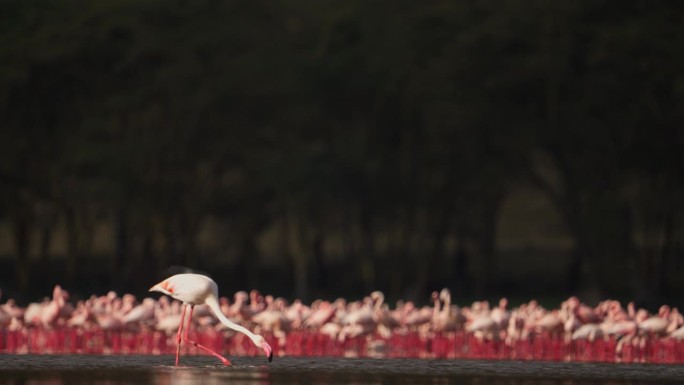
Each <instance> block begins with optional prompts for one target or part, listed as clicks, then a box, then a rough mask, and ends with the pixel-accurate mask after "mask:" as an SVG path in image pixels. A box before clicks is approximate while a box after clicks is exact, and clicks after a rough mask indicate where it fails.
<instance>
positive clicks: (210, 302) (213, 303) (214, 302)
mask: <svg viewBox="0 0 684 385" xmlns="http://www.w3.org/2000/svg"><path fill="white" fill-rule="evenodd" d="M204 303H206V304H207V306H209V308H210V309H211V310H212V311H213V312H214V314H216V317H218V319H219V321H221V323H223V324H224V325H226V326H228V327H229V328H231V329H233V330H235V331H237V332H240V333H243V334H245V335H246V336H247V337H249V339H251V340H252V342H254V344H256V341H255V339H256V334H254V333H252V332H251V331H249V329H247V328H246V327H244V326H242V325H238V324H236V323H235V322H233V321H231V320H229V319H228V318H227V317H226V316H225V315H224V314H223V312H222V311H221V306H220V305H219V302H218V299H216V297H215V296H214V295H209V296H207V298H206V299H205V300H204Z"/></svg>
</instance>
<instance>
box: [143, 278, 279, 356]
mask: <svg viewBox="0 0 684 385" xmlns="http://www.w3.org/2000/svg"><path fill="white" fill-rule="evenodd" d="M150 291H158V292H160V293H164V294H166V295H168V296H171V297H173V298H175V299H177V300H179V301H181V302H183V304H184V305H185V306H184V307H183V313H182V315H181V322H180V326H179V327H178V333H177V334H176V343H177V346H176V366H178V358H179V356H180V347H181V342H182V341H186V342H189V343H191V344H193V345H194V346H196V347H198V348H200V349H203V350H205V351H207V352H208V353H211V354H212V355H214V356H215V357H216V358H218V359H219V360H221V362H222V363H223V364H224V365H230V361H229V360H228V359H226V358H225V357H223V356H221V355H220V354H218V353H216V352H215V351H213V350H211V349H209V348H207V347H206V346H203V345H200V344H198V343H197V342H195V341H191V340H189V339H188V329H189V328H190V321H191V320H192V311H193V308H194V307H195V305H201V304H206V305H207V306H209V308H210V309H211V310H213V311H214V313H215V314H216V317H218V319H219V321H221V323H223V324H224V325H226V326H227V327H228V328H230V329H233V330H235V331H237V332H240V333H243V334H245V335H246V336H247V337H249V339H250V340H252V342H253V343H254V345H256V346H257V347H259V348H261V349H263V350H264V352H265V353H266V357H268V361H269V362H270V361H271V360H272V359H273V349H272V348H271V345H269V344H268V342H266V339H264V337H262V336H260V335H258V334H254V333H252V332H251V331H249V330H248V329H247V328H245V327H244V326H241V325H238V324H236V323H233V322H231V321H230V320H229V319H228V318H226V316H225V315H224V314H223V313H222V312H221V307H220V305H219V301H218V298H219V297H218V286H217V285H216V282H214V280H212V279H211V278H209V277H207V276H205V275H201V274H176V275H174V276H172V277H169V278H167V279H165V280H163V281H161V282H159V283H158V284H156V285H154V286H152V287H151V288H150ZM188 308H190V316H189V321H188V327H187V328H186V329H185V334H184V335H183V336H182V337H181V334H182V332H183V320H184V319H185V311H186V310H187V309H188Z"/></svg>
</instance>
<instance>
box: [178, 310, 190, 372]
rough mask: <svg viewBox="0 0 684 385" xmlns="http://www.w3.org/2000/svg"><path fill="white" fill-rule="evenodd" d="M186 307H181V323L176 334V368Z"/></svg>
mask: <svg viewBox="0 0 684 385" xmlns="http://www.w3.org/2000/svg"><path fill="white" fill-rule="evenodd" d="M188 306H190V305H187V306H184V307H183V312H182V313H181V321H180V325H178V333H177V334H176V366H178V356H179V355H180V348H181V341H182V339H181V333H182V332H183V322H185V310H186V309H187V308H188ZM185 333H186V334H187V333H188V331H187V330H186V331H185Z"/></svg>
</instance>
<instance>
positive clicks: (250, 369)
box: [0, 354, 684, 385]
mask: <svg viewBox="0 0 684 385" xmlns="http://www.w3.org/2000/svg"><path fill="white" fill-rule="evenodd" d="M231 361H232V363H233V365H232V366H228V367H224V366H222V365H221V364H220V363H219V362H218V360H216V359H215V358H213V357H210V356H184V357H182V358H181V364H182V366H180V367H174V366H173V362H174V357H172V356H97V355H88V356H70V355H9V354H4V355H0V385H2V384H12V385H15V384H32V385H39V384H50V385H61V384H97V385H113V384H121V385H124V384H233V385H271V384H273V385H276V384H278V385H286V384H287V385H295V384H297V385H299V384H301V385H314V384H316V385H332V384H335V385H338V384H340V385H341V384H349V385H351V384H356V385H361V384H406V385H408V384H416V385H423V384H434V385H447V384H464V385H590V384H591V385H598V384H610V385H626V384H630V385H640V384H684V366H682V365H651V364H598V363H560V362H530V361H486V360H427V359H359V358H321V357H312V358H305V357H276V358H274V360H273V362H272V363H268V362H266V360H265V358H263V357H231Z"/></svg>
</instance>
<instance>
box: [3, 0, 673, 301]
mask: <svg viewBox="0 0 684 385" xmlns="http://www.w3.org/2000/svg"><path fill="white" fill-rule="evenodd" d="M670 5H671V4H670V3H666V2H655V3H653V4H652V5H649V6H648V7H645V6H644V5H642V4H640V3H634V4H622V3H620V4H617V3H614V2H611V1H591V2H583V3H572V4H569V3H568V4H566V3H549V2H546V1H532V2H520V1H502V2H489V1H466V2H445V1H426V2H404V1H400V2H396V1H394V2H389V1H388V2H384V1H381V2H367V1H344V2H342V1H324V2H307V1H275V2H269V3H260V2H254V1H238V0H234V1H217V0H206V1H180V0H176V1H161V0H142V1H140V0H137V1H130V0H115V1H107V2H90V1H82V0H71V1H60V2H49V3H46V2H40V1H4V2H2V4H0V15H2V16H1V17H2V19H0V57H1V58H2V59H3V60H0V117H1V119H2V120H1V121H0V123H1V124H2V130H0V154H2V155H0V181H1V182H2V183H0V196H1V197H2V201H1V202H0V206H1V207H0V217H2V219H3V220H5V221H7V222H10V223H22V224H26V225H27V226H29V227H31V226H39V224H40V223H44V222H45V217H46V215H47V214H45V211H44V210H43V211H40V210H37V209H36V207H37V206H40V205H43V206H45V205H47V206H49V207H53V208H54V210H56V212H57V213H58V214H56V215H57V216H59V217H60V218H72V217H73V223H74V226H73V232H74V234H72V235H73V239H81V238H83V236H82V235H81V234H82V233H83V232H84V231H85V230H84V229H87V228H89V227H90V226H91V225H92V223H93V221H110V222H117V223H120V227H119V230H118V231H119V233H118V235H117V236H116V238H117V239H118V241H117V242H116V243H117V246H116V247H117V251H116V254H118V255H121V256H122V257H121V258H122V260H121V261H119V262H120V263H118V264H116V266H118V267H117V268H119V269H124V268H129V269H135V266H138V265H140V264H141V263H140V262H136V261H140V260H141V259H142V258H145V259H147V260H150V259H151V260H150V261H149V262H152V263H150V264H147V265H149V266H150V268H152V267H157V268H161V267H163V266H165V265H166V264H170V263H184V264H193V265H198V264H199V265H201V264H210V263H211V262H210V260H213V261H221V260H222V259H223V258H224V257H226V256H227V255H228V254H229V253H228V252H227V251H225V249H232V250H233V253H234V254H237V255H239V256H240V258H242V259H244V258H248V259H250V260H249V261H248V262H246V263H247V267H246V268H247V269H248V270H249V271H251V272H249V271H248V274H247V275H250V277H251V278H249V279H250V280H251V281H252V283H254V281H258V277H256V276H255V274H256V273H255V272H254V271H255V270H254V269H255V267H254V265H250V264H255V263H257V262H255V259H254V256H253V255H250V254H253V253H257V247H256V243H257V239H258V238H259V237H261V236H263V234H264V233H265V232H266V231H267V229H270V228H281V230H280V238H281V240H282V242H281V243H282V244H281V245H280V246H279V247H277V249H278V250H279V252H278V253H279V254H280V255H282V256H283V257H288V258H287V259H282V260H281V265H282V266H286V265H288V264H290V263H291V264H292V269H294V271H295V274H297V276H298V277H299V278H300V279H304V280H306V279H308V278H307V277H309V276H311V275H315V274H316V269H320V268H321V266H320V265H321V264H325V263H326V262H324V261H325V258H323V259H321V256H320V255H319V254H321V253H323V254H326V253H327V254H343V255H344V256H345V257H347V258H348V260H349V261H352V262H351V264H352V265H353V266H355V268H354V269H352V270H354V271H358V273H354V274H352V275H354V276H353V277H349V278H348V282H347V284H348V285H349V286H353V285H360V286H363V287H364V288H366V289H371V288H373V287H375V286H379V285H380V286H391V287H394V288H396V290H399V289H398V288H404V287H408V286H409V285H413V284H416V290H417V293H419V292H422V291H425V290H427V289H429V288H431V287H433V286H435V285H444V286H447V285H453V284H454V283H453V281H452V280H453V279H454V276H461V275H459V274H466V275H472V274H475V275H476V277H474V278H475V280H477V281H479V282H491V281H493V280H494V278H495V277H493V274H494V270H493V268H492V265H493V264H494V263H495V254H496V247H495V244H494V242H495V241H496V223H497V217H498V215H499V214H498V210H499V207H500V206H501V204H502V202H503V200H504V199H505V198H506V196H507V194H509V193H510V192H511V191H512V189H514V188H515V187H516V186H519V185H521V184H528V183H531V184H533V185H535V186H537V187H538V188H539V189H541V191H543V192H544V193H545V194H547V196H548V198H549V199H550V200H551V201H552V202H553V204H554V205H555V209H556V210H557V211H558V212H559V213H560V214H561V215H562V217H563V219H564V221H565V225H566V227H567V231H568V233H569V234H570V235H571V236H572V237H573V239H574V242H575V247H576V249H577V250H578V252H577V253H576V255H577V256H578V257H577V260H576V261H575V262H576V263H575V265H576V266H579V267H576V270H577V271H576V273H572V272H571V274H570V279H571V280H572V281H576V282H579V280H580V279H582V278H581V276H582V275H588V276H591V271H593V272H599V273H603V272H605V271H607V270H608V269H609V262H610V261H613V260H619V259H620V258H627V259H629V260H630V261H632V262H631V263H634V264H635V266H639V264H646V265H649V266H650V264H652V263H651V262H650V261H653V260H657V261H659V262H658V263H656V264H655V265H657V266H663V265H667V264H668V263H671V262H672V260H673V256H674V255H675V254H674V253H675V250H676V249H677V247H681V223H682V222H681V219H682V209H683V207H684V205H682V203H683V202H682V200H681V196H683V195H682V194H681V192H682V190H683V189H682V181H681V180H680V179H681V178H677V177H675V175H681V171H682V170H681V165H682V164H684V161H683V159H682V155H681V154H682V153H683V152H682V146H683V145H684V143H683V141H682V134H681V130H680V129H679V127H680V126H681V123H682V112H681V111H683V109H682V102H683V100H684V98H682V95H683V94H684V93H683V92H682V90H684V86H682V85H683V84H684V80H682V74H681V68H684V66H683V64H684V63H682V60H683V58H684V52H682V49H684V48H683V47H684V44H682V43H684V42H683V41H682V39H683V34H682V33H681V32H680V29H681V28H680V22H681V19H682V14H683V13H682V10H681V7H680V6H675V7H674V8H673V9H670ZM549 170H550V171H549ZM653 196H662V197H666V199H665V200H663V201H659V200H657V199H655V200H654V199H653V198H652V197H653ZM51 215H55V214H54V211H53V212H51V214H50V215H47V216H48V217H50V218H51ZM626 217H628V218H630V219H629V221H628V222H625V218H626ZM208 219H212V220H216V221H218V222H219V223H221V224H222V226H225V229H227V230H229V231H227V233H228V234H227V235H226V236H225V239H223V238H222V239H221V240H220V241H218V242H217V243H218V244H219V246H217V248H215V249H203V248H202V247H201V246H199V245H198V244H197V238H198V234H199V233H200V230H201V227H202V224H203V223H204V222H205V221H206V220H208ZM642 227H648V228H649V230H648V231H647V234H645V235H643V234H641V235H640V231H641V230H640V229H641V228H642ZM642 235H643V237H642ZM640 237H641V238H640ZM644 237H645V238H648V239H651V240H655V239H661V238H662V237H664V238H665V239H667V241H662V242H660V241H657V242H656V241H649V242H640V241H639V240H640V239H642V238H644ZM659 237H660V238H659ZM85 238H86V239H87V238H88V236H87V235H86V236H85ZM129 238H130V240H129ZM338 240H342V241H341V242H339V241H338ZM454 240H457V241H456V242H457V243H458V244H459V246H458V247H456V249H454V247H452V246H448V245H449V244H453V241H454ZM325 241H328V243H331V244H338V245H339V244H342V246H338V247H336V248H335V247H327V248H323V249H324V250H321V246H320V245H321V244H322V243H325ZM654 242H655V245H654ZM658 242H660V243H658ZM71 244H72V246H73V247H72V249H71V251H70V256H69V258H71V259H70V261H71V262H70V263H71V265H72V266H73V269H77V266H78V260H77V259H75V258H81V257H84V256H86V255H87V254H89V253H90V250H89V242H88V241H83V242H80V243H79V242H77V241H74V242H72V243H71ZM141 245H142V246H141ZM639 248H642V249H643V250H642V252H640V251H639ZM646 249H648V253H650V254H648V253H646V251H645V250H646ZM458 250H460V251H458ZM464 250H465V251H467V253H468V254H470V255H471V258H472V259H473V260H474V261H479V262H478V263H479V265H478V264H477V263H476V265H477V266H476V267H475V269H474V271H475V273H473V272H472V271H470V272H468V273H463V272H454V271H453V270H452V269H445V268H443V267H442V266H455V265H457V264H458V263H457V262H455V260H456V259H458V258H460V257H459V256H458V255H460V254H459V253H462V252H463V251H464ZM654 250H655V251H654ZM644 253H646V254H648V255H651V257H648V258H646V259H643V260H641V259H639V258H640V257H639V256H640V255H645V254H644ZM18 254H19V253H18ZM655 255H657V256H655ZM23 257H25V256H23ZM23 257H22V256H19V255H18V256H17V258H23ZM201 258H207V259H206V260H202V259H201ZM397 260H398V261H399V262H400V263H396V262H395V261H397ZM287 261H289V262H287ZM602 263H604V265H601V264H602ZM587 264H589V265H587ZM402 265H404V266H407V267H402ZM250 266H251V267H250ZM582 266H584V267H582ZM587 266H589V267H587ZM414 267H415V269H414ZM250 269H251V270H250ZM583 269H584V270H583ZM653 269H655V270H657V269H658V267H654V268H653ZM587 270H589V273H587ZM136 271H137V270H136ZM378 271H388V272H389V273H388V276H391V277H392V278H387V277H385V276H380V274H376V272H378ZM582 271H584V273H582ZM138 272H139V273H140V274H142V273H143V272H140V271H138ZM416 272H417V274H416ZM71 274H76V271H75V270H74V271H72V272H71ZM635 274H636V275H638V272H635ZM598 276H601V274H598ZM657 276H658V275H657V274H655V275H653V276H650V277H640V281H641V282H647V283H648V282H652V281H653V280H654V279H656V280H657V279H661V280H662V279H665V280H667V277H665V278H663V277H660V278H653V277H657ZM585 278H586V277H585ZM595 280H599V281H600V278H598V277H597V278H595ZM589 281H591V279H590V280H589ZM319 284H320V283H319ZM598 284H601V282H599V283H598ZM312 285H316V283H312ZM321 285H323V284H321ZM306 286H307V285H304V286H302V287H300V288H298V292H297V294H298V295H300V296H304V295H306V293H307V292H308V290H309V288H308V287H306ZM644 286H648V284H645V285H644ZM480 289H481V290H482V291H483V292H484V291H485V290H487V284H484V283H483V284H482V285H481V287H480ZM322 290H332V288H331V287H327V288H322ZM635 290H637V289H636V288H635ZM393 294H395V295H396V294H398V293H393Z"/></svg>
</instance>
